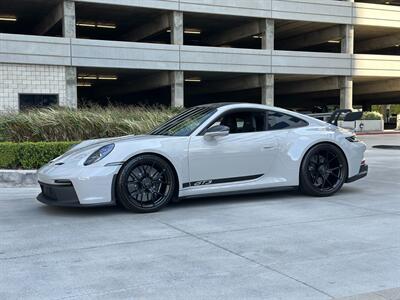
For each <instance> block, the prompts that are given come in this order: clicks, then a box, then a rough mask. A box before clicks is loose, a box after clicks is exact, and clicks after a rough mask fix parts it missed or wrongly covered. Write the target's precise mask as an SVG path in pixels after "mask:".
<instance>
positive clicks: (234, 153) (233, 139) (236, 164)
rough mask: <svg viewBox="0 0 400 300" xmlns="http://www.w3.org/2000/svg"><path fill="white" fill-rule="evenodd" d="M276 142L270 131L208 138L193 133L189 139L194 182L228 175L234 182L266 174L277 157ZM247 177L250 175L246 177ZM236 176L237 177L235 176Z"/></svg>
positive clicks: (191, 174) (190, 169) (227, 177)
mask: <svg viewBox="0 0 400 300" xmlns="http://www.w3.org/2000/svg"><path fill="white" fill-rule="evenodd" d="M276 148H277V143H276V140H275V138H274V135H273V134H271V133H270V132H266V131H262V132H248V133H237V134H229V135H228V136H225V137H216V138H207V137H204V136H193V137H192V138H191V140H190V143H189V174H190V181H191V182H192V183H196V182H200V181H205V183H204V184H207V182H208V181H210V180H214V182H213V183H219V182H221V181H219V182H218V181H216V179H227V180H225V181H222V182H221V183H228V182H229V183H231V182H233V181H238V182H239V181H240V180H238V179H240V177H244V178H243V179H244V180H250V179H254V177H248V176H258V175H266V174H267V173H268V170H269V166H270V164H271V162H272V161H273V159H274V155H275V153H276ZM246 177H248V178H250V179H246ZM233 179H236V180H233Z"/></svg>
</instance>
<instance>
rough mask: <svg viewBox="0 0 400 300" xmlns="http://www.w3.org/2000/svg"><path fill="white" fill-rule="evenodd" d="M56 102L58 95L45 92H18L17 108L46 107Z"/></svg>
mask: <svg viewBox="0 0 400 300" xmlns="http://www.w3.org/2000/svg"><path fill="white" fill-rule="evenodd" d="M57 104H58V95H47V94H20V95H19V109H21V110H24V109H29V108H36V107H46V106H52V105H57Z"/></svg>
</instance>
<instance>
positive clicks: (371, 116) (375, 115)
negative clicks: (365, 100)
mask: <svg viewBox="0 0 400 300" xmlns="http://www.w3.org/2000/svg"><path fill="white" fill-rule="evenodd" d="M382 118H383V117H382V114H380V113H379V112H377V111H366V112H364V113H363V116H362V120H382Z"/></svg>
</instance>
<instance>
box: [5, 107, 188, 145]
mask: <svg viewBox="0 0 400 300" xmlns="http://www.w3.org/2000/svg"><path fill="white" fill-rule="evenodd" d="M181 110H182V109H180V108H170V107H162V106H157V107H150V106H108V107H100V106H91V107H82V108H80V109H78V110H74V109H67V108H60V107H50V108H39V109H33V110H28V111H23V112H20V113H17V112H9V113H5V114H0V141H1V142H16V143H20V142H65V141H83V140H88V139H95V138H107V137H115V136H122V135H129V134H135V135H138V134H144V133H148V132H149V131H151V130H152V129H154V128H155V127H157V126H158V125H159V124H161V123H163V122H165V121H166V120H168V119H170V118H171V117H172V116H174V115H176V114H177V113H179V112H180V111H181Z"/></svg>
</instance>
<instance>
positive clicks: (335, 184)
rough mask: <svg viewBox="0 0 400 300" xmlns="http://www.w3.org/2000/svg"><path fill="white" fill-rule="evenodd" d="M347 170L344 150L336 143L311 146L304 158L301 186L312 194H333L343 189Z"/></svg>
mask: <svg viewBox="0 0 400 300" xmlns="http://www.w3.org/2000/svg"><path fill="white" fill-rule="evenodd" d="M347 172H348V167H347V161H346V157H345V156H344V154H343V152H342V151H341V150H340V149H339V148H338V147H337V146H335V145H332V144H319V145H317V146H314V147H313V148H311V149H310V150H309V151H308V152H307V153H306V155H305V157H304V158H303V162H302V164H301V169H300V188H301V190H302V191H304V192H305V193H306V194H309V195H312V196H318V197H326V196H331V195H333V194H335V193H336V192H337V191H339V190H340V189H341V187H342V186H343V184H344V182H345V181H346V178H347Z"/></svg>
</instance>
